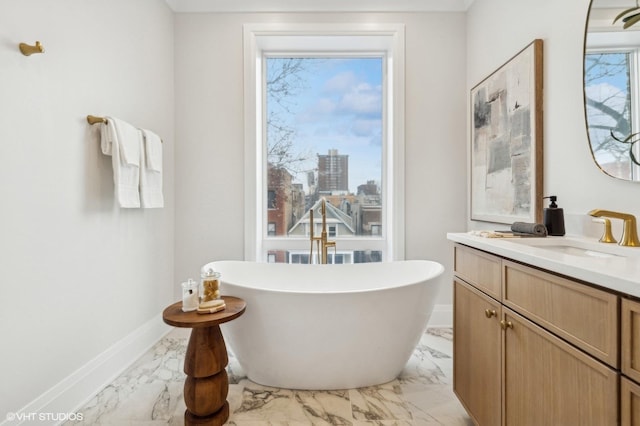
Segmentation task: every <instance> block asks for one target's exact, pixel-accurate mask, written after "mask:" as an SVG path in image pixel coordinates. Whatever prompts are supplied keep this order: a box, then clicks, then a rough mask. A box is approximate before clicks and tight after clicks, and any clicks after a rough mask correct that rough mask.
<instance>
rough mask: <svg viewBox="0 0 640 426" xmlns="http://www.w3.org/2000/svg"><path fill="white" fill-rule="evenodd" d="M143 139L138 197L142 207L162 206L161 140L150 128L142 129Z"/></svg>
mask: <svg viewBox="0 0 640 426" xmlns="http://www.w3.org/2000/svg"><path fill="white" fill-rule="evenodd" d="M142 135H143V139H144V146H143V155H142V159H141V162H140V199H141V201H142V207H144V208H147V209H151V208H161V207H164V196H163V195H162V140H161V139H160V137H159V136H158V135H156V134H155V133H153V132H152V131H151V130H147V129H142Z"/></svg>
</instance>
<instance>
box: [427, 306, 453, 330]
mask: <svg viewBox="0 0 640 426" xmlns="http://www.w3.org/2000/svg"><path fill="white" fill-rule="evenodd" d="M427 327H453V305H435V306H434V307H433V312H432V313H431V318H430V319H429V323H428V324H427Z"/></svg>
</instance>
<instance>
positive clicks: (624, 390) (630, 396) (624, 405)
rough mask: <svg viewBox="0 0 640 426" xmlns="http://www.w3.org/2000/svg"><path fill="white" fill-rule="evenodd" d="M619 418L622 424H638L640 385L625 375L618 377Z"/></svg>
mask: <svg viewBox="0 0 640 426" xmlns="http://www.w3.org/2000/svg"><path fill="white" fill-rule="evenodd" d="M620 419H621V421H622V426H640V386H638V384H637V383H635V382H632V381H631V380H629V379H627V378H626V377H622V378H621V379H620Z"/></svg>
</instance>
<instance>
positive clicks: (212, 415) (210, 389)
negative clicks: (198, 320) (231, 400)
mask: <svg viewBox="0 0 640 426" xmlns="http://www.w3.org/2000/svg"><path fill="white" fill-rule="evenodd" d="M228 363H229V358H228V357H227V348H226V345H225V343H224V338H223V337H222V333H221V332H220V327H219V326H217V325H214V326H211V327H199V328H194V329H192V331H191V337H190V338H189V344H188V346H187V353H186V356H185V360H184V372H185V374H186V375H187V379H186V380H185V383H184V402H185V404H186V406H187V410H186V411H185V413H184V422H185V425H211V426H218V425H222V424H224V423H225V422H226V421H227V419H228V418H229V404H228V402H227V394H228V392H229V378H228V377H227V372H226V370H225V367H226V366H227V364H228Z"/></svg>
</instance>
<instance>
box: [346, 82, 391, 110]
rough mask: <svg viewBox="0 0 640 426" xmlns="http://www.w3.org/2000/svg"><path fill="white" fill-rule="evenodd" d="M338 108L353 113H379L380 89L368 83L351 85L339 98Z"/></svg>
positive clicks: (380, 108) (380, 104)
mask: <svg viewBox="0 0 640 426" xmlns="http://www.w3.org/2000/svg"><path fill="white" fill-rule="evenodd" d="M339 110H340V111H343V112H347V113H348V112H352V113H354V114H365V115H370V114H380V113H381V112H382V90H381V88H380V87H379V86H378V87H373V86H371V85H370V84H368V83H360V84H358V85H357V86H352V87H351V89H350V91H349V92H347V93H345V94H344V95H343V97H342V99H341V100H340V104H339Z"/></svg>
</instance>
